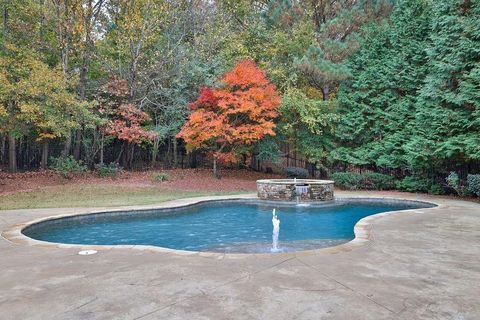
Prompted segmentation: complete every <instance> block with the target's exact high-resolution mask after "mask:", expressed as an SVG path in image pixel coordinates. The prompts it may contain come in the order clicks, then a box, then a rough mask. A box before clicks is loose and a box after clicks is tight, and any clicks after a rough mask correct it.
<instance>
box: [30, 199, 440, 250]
mask: <svg viewBox="0 0 480 320" xmlns="http://www.w3.org/2000/svg"><path fill="white" fill-rule="evenodd" d="M432 206H433V205H431V204H427V203H423V202H416V201H403V200H394V201H393V200H381V199H363V200H361V199H343V200H341V201H339V200H335V201H331V202H328V203H324V204H318V205H317V204H309V205H296V204H291V203H271V202H266V201H258V200H255V201H253V200H251V201H249V200H223V201H210V202H206V203H200V204H195V205H191V206H188V207H183V208H175V209H173V208H171V209H157V210H147V211H130V212H128V211H125V212H115V213H101V214H94V215H84V216H74V217H67V218H61V219H53V220H48V221H44V222H40V223H37V224H34V225H31V226H29V227H27V228H26V229H24V230H23V231H22V233H23V234H24V235H26V236H28V237H30V238H33V239H37V240H42V241H48V242H56V243H67V244H87V245H152V246H159V247H165V248H170V249H177V250H188V251H213V252H227V253H261V252H271V247H272V210H273V209H274V208H275V209H276V213H277V216H278V218H279V220H280V232H279V237H278V240H279V251H283V252H287V251H298V250H308V249H318V248H323V247H330V246H335V245H338V244H342V243H345V242H348V241H350V240H352V239H353V238H354V237H355V235H354V226H355V224H356V223H357V222H358V221H359V220H360V219H362V218H364V217H366V216H369V215H373V214H377V213H381V212H386V211H398V210H407V209H416V208H426V207H432Z"/></svg>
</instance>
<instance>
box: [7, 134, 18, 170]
mask: <svg viewBox="0 0 480 320" xmlns="http://www.w3.org/2000/svg"><path fill="white" fill-rule="evenodd" d="M8 168H9V170H10V172H17V147H16V140H15V137H14V136H13V134H12V133H9V134H8Z"/></svg>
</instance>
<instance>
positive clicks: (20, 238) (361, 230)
mask: <svg viewBox="0 0 480 320" xmlns="http://www.w3.org/2000/svg"><path fill="white" fill-rule="evenodd" d="M345 199H353V200H366V201H368V199H375V200H393V201H409V202H420V203H424V204H431V205H433V207H427V208H417V209H406V210H396V211H387V212H381V213H377V214H374V215H370V216H367V217H364V218H362V219H360V220H359V221H358V222H357V223H356V224H355V226H354V234H355V237H354V239H352V240H351V241H349V242H346V243H343V244H340V245H336V246H332V247H326V248H319V249H312V250H303V251H295V252H282V253H268V252H267V253H221V252H204V251H186V250H176V249H170V248H165V247H158V246H153V245H85V244H65V243H56V242H47V241H41V240H36V239H33V238H30V237H28V236H26V235H25V234H23V232H22V231H23V230H25V229H27V228H29V227H31V226H33V225H35V224H39V223H42V222H45V221H48V220H56V219H62V218H69V217H76V216H79V217H80V216H88V215H95V214H108V213H115V212H118V213H121V212H125V211H132V210H136V211H137V210H138V211H140V210H141V211H146V210H155V209H179V208H183V207H189V206H194V205H199V204H202V203H208V202H212V201H222V200H223V201H228V200H259V201H262V202H266V201H264V200H261V199H259V198H258V197H257V196H256V195H250V194H248V195H228V196H207V197H194V198H184V199H177V200H172V201H167V202H163V203H161V204H156V205H145V206H127V207H117V208H109V209H105V208H102V209H98V208H91V209H82V210H80V211H78V212H74V213H67V214H59V215H51V216H45V217H41V218H37V219H34V220H29V221H26V222H22V223H17V224H15V225H12V226H11V227H9V228H7V229H6V230H3V231H2V232H1V237H2V238H4V239H5V240H7V241H9V242H11V243H13V244H16V245H23V246H32V247H42V248H57V249H78V250H96V251H106V250H113V249H116V250H118V249H134V250H141V251H147V252H155V253H164V254H176V255H183V256H199V257H205V258H214V259H224V258H232V259H240V258H246V257H251V256H258V257H262V256H271V255H275V256H284V257H295V256H308V255H316V254H338V253H342V252H349V251H352V250H355V249H358V248H361V247H365V246H368V245H371V244H372V243H373V242H374V235H373V226H374V222H376V221H377V220H379V219H381V218H383V217H385V216H392V215H395V214H405V213H414V214H415V213H416V214H421V213H423V211H424V210H428V211H430V210H438V209H442V208H448V207H449V206H448V205H445V204H441V203H437V202H435V200H432V199H428V201H427V200H424V199H422V200H418V199H411V198H410V199H409V198H407V197H405V198H404V197H384V196H375V195H369V196H351V195H349V196H340V197H338V196H337V197H335V200H345ZM275 203H276V204H278V202H277V201H275V202H273V203H272V204H275Z"/></svg>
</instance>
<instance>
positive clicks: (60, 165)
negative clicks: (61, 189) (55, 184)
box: [50, 156, 88, 179]
mask: <svg viewBox="0 0 480 320" xmlns="http://www.w3.org/2000/svg"><path fill="white" fill-rule="evenodd" d="M50 169H52V170H54V171H55V172H57V173H58V174H59V175H60V176H61V177H62V178H65V179H70V178H72V176H73V175H74V174H76V173H84V172H87V170H88V168H87V166H86V165H85V164H84V163H83V161H81V160H79V161H77V160H75V158H73V157H72V156H68V157H58V158H54V157H51V158H50Z"/></svg>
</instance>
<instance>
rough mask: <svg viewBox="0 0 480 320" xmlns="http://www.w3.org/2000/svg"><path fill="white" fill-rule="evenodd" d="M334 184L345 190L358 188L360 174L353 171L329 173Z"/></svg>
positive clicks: (360, 179)
mask: <svg viewBox="0 0 480 320" xmlns="http://www.w3.org/2000/svg"><path fill="white" fill-rule="evenodd" d="M331 179H332V180H333V181H335V185H336V186H338V187H340V188H342V189H346V190H357V189H360V185H361V182H362V179H363V177H362V175H361V174H359V173H355V172H335V173H333V174H332V175H331Z"/></svg>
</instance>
